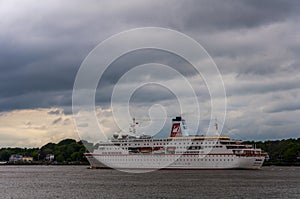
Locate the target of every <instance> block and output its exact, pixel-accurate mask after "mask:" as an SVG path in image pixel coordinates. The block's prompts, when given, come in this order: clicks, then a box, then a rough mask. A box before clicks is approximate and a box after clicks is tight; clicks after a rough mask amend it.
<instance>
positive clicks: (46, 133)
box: [0, 0, 300, 146]
mask: <svg viewBox="0 0 300 199" xmlns="http://www.w3.org/2000/svg"><path fill="white" fill-rule="evenodd" d="M299 13H300V2H299V1H288V0H282V1H279V0H270V1H267V0H265V1H261V0H251V1H249V0H236V1H235V0H227V1H215V0H201V1H199V0H195V1H171V0H170V1H163V0H158V1H153V0H152V1H142V0H136V1H129V0H128V1H92V0H89V1H64V0H59V1H46V0H45V1H30V0H28V1H14V0H4V1H0V71H1V73H0V82H1V84H0V139H1V140H0V146H41V145H43V144H46V143H47V142H50V141H52V142H57V141H59V140H60V139H63V138H66V137H71V138H76V139H79V136H78V134H77V133H76V130H75V126H74V122H73V118H72V115H71V113H72V111H71V109H72V108H71V106H72V89H73V84H74V80H75V77H76V73H77V71H78V69H79V67H80V65H81V63H82V62H83V60H84V59H85V57H86V56H87V55H88V53H89V52H90V51H91V50H92V49H93V48H95V47H96V46H97V45H98V44H99V43H100V42H102V41H103V40H105V39H107V38H108V37H110V36H111V35H113V34H117V33H119V32H121V31H125V30H128V29H131V28H138V27H146V26H155V27H164V28H170V29H174V30H177V31H180V32H182V33H184V34H186V35H188V36H190V37H192V38H193V39H195V40H196V41H197V42H199V43H200V44H201V45H202V46H203V47H204V48H205V49H206V50H207V52H208V53H209V54H210V56H211V57H212V59H213V60H214V61H215V63H216V65H217V66H218V68H219V70H220V72H221V74H222V76H223V80H224V84H225V89H226V93H227V100H228V101H227V103H228V104H227V106H228V110H227V117H226V123H225V127H224V132H223V134H228V135H230V136H232V137H233V138H237V139H245V140H268V139H283V138H290V137H293V138H295V137H299V136H300V130H299V129H300V123H299V121H298V120H299V118H300V86H299V85H300V65H299V64H300V23H299V22H300V14H299ZM174 42H175V41H174ZM149 62H156V63H162V64H165V65H170V66H172V67H173V68H175V69H180V70H179V71H180V72H181V73H183V74H184V75H185V76H187V77H191V76H192V74H193V70H192V67H190V66H189V65H188V64H187V63H185V62H184V61H183V60H181V59H179V58H178V57H176V56H173V55H171V54H170V53H167V52H157V51H154V50H153V51H152V50H144V51H139V52H133V53H130V54H128V55H126V56H124V57H121V58H120V59H118V60H117V61H116V62H115V63H113V67H111V68H110V70H108V71H107V72H106V75H105V77H104V79H102V81H103V82H102V84H101V85H99V90H98V91H97V97H96V100H97V101H96V103H97V105H98V108H97V111H99V118H100V121H101V122H102V124H103V126H104V127H106V128H107V131H111V132H113V131H114V130H116V129H115V127H114V128H113V129H110V128H109V126H110V122H109V121H108V119H107V118H108V117H107V118H106V117H105V116H106V115H107V114H108V112H110V111H111V110H110V109H109V105H108V104H109V102H110V99H111V97H110V96H111V92H112V87H113V85H114V84H115V83H116V82H117V81H118V80H119V78H120V77H121V76H122V73H124V72H126V71H127V70H128V68H130V67H133V66H136V65H140V64H145V63H149ZM150 71H151V70H150ZM143 75H146V76H147V75H150V76H151V78H154V79H159V80H161V79H169V80H172V78H171V77H166V76H165V75H162V74H160V73H159V72H158V73H151V74H150V72H149V74H143V73H141V74H140V77H141V78H144V76H143ZM145 78H146V77H145ZM175 80H176V79H175ZM175 80H174V81H175ZM175 83H176V82H175ZM178 84H179V83H178ZM124 85H125V88H126V82H125V83H124ZM198 85H199V88H198V90H197V91H196V92H197V96H198V97H199V98H200V100H201V101H203V103H204V105H203V107H206V105H207V103H208V102H209V96H208V94H207V90H206V89H205V87H204V84H201V82H200V83H199V84H198ZM123 89H124V88H123ZM125 90H126V89H125ZM183 90H184V88H183ZM174 98H175V96H174V95H173V94H172V93H171V92H169V91H168V90H167V89H164V88H162V87H155V86H153V85H150V86H146V87H143V88H140V89H139V90H137V92H136V93H135V96H134V97H133V98H132V102H131V103H132V106H133V107H134V106H135V107H139V110H143V109H145V110H146V109H147V108H149V107H151V106H152V105H153V104H161V105H163V106H165V108H166V110H169V109H172V107H174V104H175V105H176V103H177V101H176V100H174ZM134 111H135V109H133V113H134V114H137V115H141V113H136V112H134ZM187 112H188V111H187ZM203 112H204V113H206V112H209V110H205V108H204V110H203ZM172 114H174V113H168V115H172ZM108 115H109V114H108ZM204 115H205V114H204ZM187 117H191V118H192V117H193V116H188V115H187ZM203 128H205V127H203ZM200 130H201V127H200Z"/></svg>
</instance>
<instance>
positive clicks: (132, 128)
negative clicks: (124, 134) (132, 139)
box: [129, 118, 139, 135]
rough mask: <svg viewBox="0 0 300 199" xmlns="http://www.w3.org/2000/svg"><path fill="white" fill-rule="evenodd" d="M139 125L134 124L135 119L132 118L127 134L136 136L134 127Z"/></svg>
mask: <svg viewBox="0 0 300 199" xmlns="http://www.w3.org/2000/svg"><path fill="white" fill-rule="evenodd" d="M137 124H139V123H138V122H136V120H135V118H132V123H131V125H130V128H129V132H131V133H133V134H134V135H136V128H135V127H136V125H137Z"/></svg>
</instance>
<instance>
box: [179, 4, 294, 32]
mask: <svg viewBox="0 0 300 199" xmlns="http://www.w3.org/2000/svg"><path fill="white" fill-rule="evenodd" d="M180 9H181V11H182V13H183V14H182V15H183V17H182V24H183V27H184V28H186V29H197V30H201V29H202V30H203V31H204V30H210V31H212V30H228V29H242V28H255V27H257V26H261V25H266V24H270V23H274V22H277V21H284V20H286V19H288V18H289V17H293V16H297V15H298V12H299V9H300V6H299V3H298V2H296V1H284V0H275V1H272V0H265V1H260V0H254V1H248V0H229V1H218V0H205V1H201V2H199V1H185V2H183V3H182V7H180ZM185 10H186V12H185ZM187 11H188V12H187Z"/></svg>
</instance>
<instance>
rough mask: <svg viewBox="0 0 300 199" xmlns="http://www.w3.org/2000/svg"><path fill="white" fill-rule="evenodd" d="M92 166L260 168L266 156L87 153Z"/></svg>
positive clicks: (117, 167)
mask: <svg viewBox="0 0 300 199" xmlns="http://www.w3.org/2000/svg"><path fill="white" fill-rule="evenodd" d="M86 157H87V158H88V160H89V162H90V163H91V166H92V167H95V168H115V169H149V170H154V169H191V170H193V169H260V168H261V166H262V164H263V162H264V159H265V157H263V156H257V157H244V156H241V157H237V156H235V155H181V156H179V155H122V156H118V155H116V156H114V155H108V156H105V155H97V154H86Z"/></svg>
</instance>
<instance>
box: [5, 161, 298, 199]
mask: <svg viewBox="0 0 300 199" xmlns="http://www.w3.org/2000/svg"><path fill="white" fill-rule="evenodd" d="M0 194H1V195H0V198H300V167H264V168H263V169H262V170H254V171H250V170H228V171H225V170H223V171H222V170H217V171H214V170H207V171H206V170H198V171H197V170H194V171H188V170H178V171H177V170H175V171H174V170H172V171H171V170H160V171H155V172H151V173H144V174H132V173H123V172H120V171H116V170H109V169H105V170H101V169H97V170H92V169H86V167H85V166H0Z"/></svg>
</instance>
